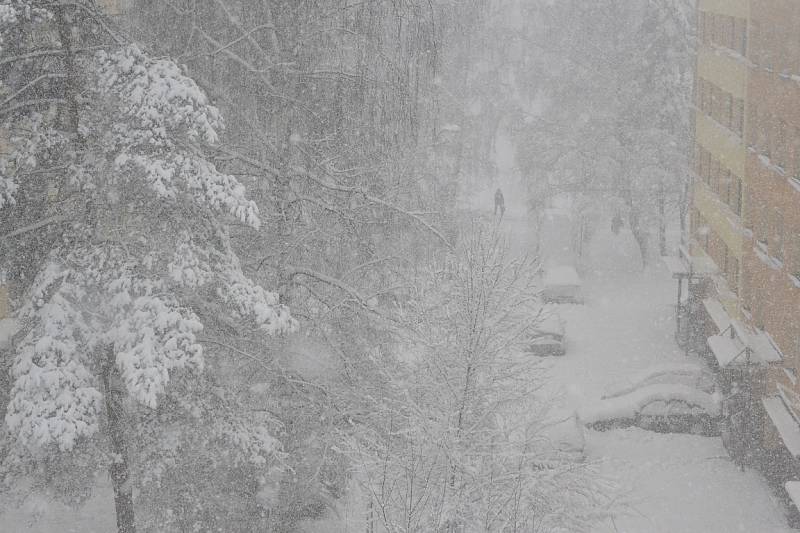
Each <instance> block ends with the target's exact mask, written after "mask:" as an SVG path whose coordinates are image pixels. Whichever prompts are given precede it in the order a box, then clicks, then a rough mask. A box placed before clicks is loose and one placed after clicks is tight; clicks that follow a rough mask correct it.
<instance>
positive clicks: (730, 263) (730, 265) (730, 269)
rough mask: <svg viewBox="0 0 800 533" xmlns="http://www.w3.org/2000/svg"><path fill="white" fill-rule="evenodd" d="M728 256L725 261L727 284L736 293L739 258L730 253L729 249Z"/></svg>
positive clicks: (737, 288) (737, 289)
mask: <svg viewBox="0 0 800 533" xmlns="http://www.w3.org/2000/svg"><path fill="white" fill-rule="evenodd" d="M728 253H729V257H728V258H727V259H726V261H725V263H726V266H727V270H726V271H725V273H726V274H727V276H728V285H729V287H730V289H731V290H732V291H733V292H735V293H738V292H739V259H737V258H736V256H735V255H733V254H731V253H730V251H729V252H728Z"/></svg>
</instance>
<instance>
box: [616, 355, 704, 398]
mask: <svg viewBox="0 0 800 533" xmlns="http://www.w3.org/2000/svg"><path fill="white" fill-rule="evenodd" d="M667 384H674V385H686V386H687V387H694V388H695V389H698V390H701V391H703V392H707V393H708V394H711V393H713V392H714V390H715V387H716V383H715V380H714V375H713V374H712V373H711V372H710V371H709V370H707V369H706V368H704V367H703V366H702V365H701V364H698V363H690V362H686V363H673V364H665V365H659V366H657V367H655V368H649V369H647V370H646V371H644V372H642V373H640V374H638V375H635V376H633V377H632V378H631V379H629V380H627V381H626V382H624V383H622V384H618V385H616V386H615V387H612V388H611V389H610V390H608V392H606V393H605V394H604V395H603V396H602V397H601V399H603V400H606V399H608V398H617V397H619V396H624V395H626V394H630V393H632V392H634V391H635V390H637V389H641V388H642V387H646V386H648V385H667Z"/></svg>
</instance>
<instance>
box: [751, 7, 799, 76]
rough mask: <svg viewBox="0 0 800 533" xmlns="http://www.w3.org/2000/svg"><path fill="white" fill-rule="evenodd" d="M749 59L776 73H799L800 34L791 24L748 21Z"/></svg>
mask: <svg viewBox="0 0 800 533" xmlns="http://www.w3.org/2000/svg"><path fill="white" fill-rule="evenodd" d="M750 41H751V42H752V46H751V47H750V57H749V59H750V61H752V62H753V64H755V65H757V66H759V67H761V68H763V69H764V70H767V71H770V72H775V73H777V74H800V34H798V33H797V31H796V29H795V27H794V26H793V25H792V24H785V25H783V26H777V25H774V24H766V23H765V22H763V21H759V20H752V21H750Z"/></svg>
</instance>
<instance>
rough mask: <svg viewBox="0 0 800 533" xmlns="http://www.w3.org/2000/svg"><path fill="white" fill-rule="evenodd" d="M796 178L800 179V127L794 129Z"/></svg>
mask: <svg viewBox="0 0 800 533" xmlns="http://www.w3.org/2000/svg"><path fill="white" fill-rule="evenodd" d="M793 176H794V179H795V180H797V181H800V128H795V129H794V174H793Z"/></svg>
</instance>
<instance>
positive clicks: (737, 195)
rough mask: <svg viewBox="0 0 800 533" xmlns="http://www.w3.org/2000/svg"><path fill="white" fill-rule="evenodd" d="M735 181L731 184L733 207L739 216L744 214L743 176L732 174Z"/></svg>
mask: <svg viewBox="0 0 800 533" xmlns="http://www.w3.org/2000/svg"><path fill="white" fill-rule="evenodd" d="M732 178H733V183H732V184H731V189H732V191H731V202H730V204H731V209H733V212H734V213H736V214H737V215H739V216H742V196H743V194H742V193H743V192H744V191H743V190H742V178H740V177H739V176H736V175H735V174H734V175H733V176H732Z"/></svg>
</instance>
